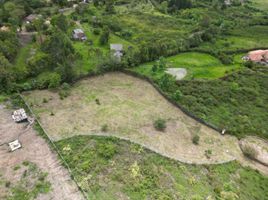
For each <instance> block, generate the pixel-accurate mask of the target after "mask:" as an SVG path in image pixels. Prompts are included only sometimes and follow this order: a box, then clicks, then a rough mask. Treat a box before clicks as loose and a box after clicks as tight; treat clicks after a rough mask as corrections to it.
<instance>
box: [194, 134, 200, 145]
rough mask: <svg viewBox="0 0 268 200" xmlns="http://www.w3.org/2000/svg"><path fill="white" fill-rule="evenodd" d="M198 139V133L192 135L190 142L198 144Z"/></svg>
mask: <svg viewBox="0 0 268 200" xmlns="http://www.w3.org/2000/svg"><path fill="white" fill-rule="evenodd" d="M199 140H200V136H199V135H194V136H193V138H192V142H193V143H194V144H195V145H198V144H199Z"/></svg>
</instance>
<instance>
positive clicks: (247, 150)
mask: <svg viewBox="0 0 268 200" xmlns="http://www.w3.org/2000/svg"><path fill="white" fill-rule="evenodd" d="M241 149H242V152H243V154H244V155H245V156H246V157H248V158H250V159H256V157H257V156H258V152H257V151H256V150H255V149H254V147H252V146H250V145H243V146H242V147H241Z"/></svg>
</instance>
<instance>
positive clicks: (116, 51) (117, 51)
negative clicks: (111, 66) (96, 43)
mask: <svg viewBox="0 0 268 200" xmlns="http://www.w3.org/2000/svg"><path fill="white" fill-rule="evenodd" d="M110 50H111V52H112V55H113V56H114V57H115V58H116V59H117V60H118V61H121V57H122V56H123V45H122V44H110Z"/></svg>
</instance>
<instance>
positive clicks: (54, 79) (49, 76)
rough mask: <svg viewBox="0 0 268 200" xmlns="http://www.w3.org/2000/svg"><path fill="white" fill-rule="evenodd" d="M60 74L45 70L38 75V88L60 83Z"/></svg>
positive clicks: (50, 86)
mask: <svg viewBox="0 0 268 200" xmlns="http://www.w3.org/2000/svg"><path fill="white" fill-rule="evenodd" d="M60 81H61V76H60V75H59V74H58V73H56V72H45V73H42V74H40V75H38V77H37V79H36V85H37V87H38V88H39V89H44V88H55V87H58V86H59V85H60Z"/></svg>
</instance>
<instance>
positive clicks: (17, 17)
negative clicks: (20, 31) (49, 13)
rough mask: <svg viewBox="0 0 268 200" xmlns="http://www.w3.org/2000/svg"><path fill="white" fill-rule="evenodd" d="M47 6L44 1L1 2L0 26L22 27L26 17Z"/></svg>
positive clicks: (19, 0)
mask: <svg viewBox="0 0 268 200" xmlns="http://www.w3.org/2000/svg"><path fill="white" fill-rule="evenodd" d="M44 5H45V2H44V1H42V0H8V1H0V24H3V23H9V24H11V25H13V26H18V27H21V26H22V22H23V19H24V17H26V16H27V15H29V14H31V13H33V11H34V10H35V9H37V8H41V7H43V6H44Z"/></svg>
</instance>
